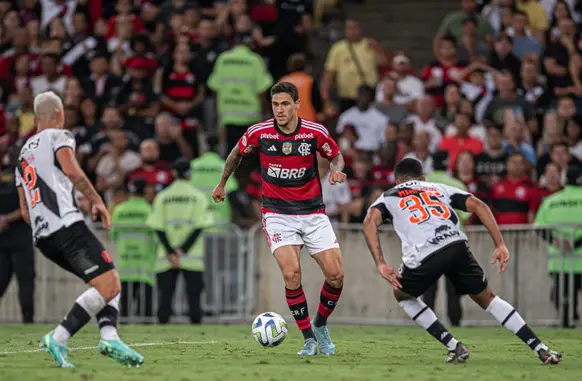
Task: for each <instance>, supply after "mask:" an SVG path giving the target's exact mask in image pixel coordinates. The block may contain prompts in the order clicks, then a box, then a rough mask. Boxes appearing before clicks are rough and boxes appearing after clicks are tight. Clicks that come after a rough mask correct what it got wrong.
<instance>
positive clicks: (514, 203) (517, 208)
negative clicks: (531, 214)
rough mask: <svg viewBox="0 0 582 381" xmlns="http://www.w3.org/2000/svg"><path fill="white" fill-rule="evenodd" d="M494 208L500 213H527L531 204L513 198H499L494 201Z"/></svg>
mask: <svg viewBox="0 0 582 381" xmlns="http://www.w3.org/2000/svg"><path fill="white" fill-rule="evenodd" d="M493 208H494V209H495V210H496V211H498V212H506V213H527V212H528V211H529V203H528V202H527V201H520V200H515V199H511V198H498V199H495V200H493Z"/></svg>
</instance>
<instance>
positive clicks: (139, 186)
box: [127, 177, 148, 196]
mask: <svg viewBox="0 0 582 381" xmlns="http://www.w3.org/2000/svg"><path fill="white" fill-rule="evenodd" d="M147 186H148V181H147V180H146V179H145V178H143V177H136V178H134V179H132V180H131V181H128V182H127V190H128V191H129V192H130V193H133V194H135V195H138V196H143V195H145V192H146V188H147Z"/></svg>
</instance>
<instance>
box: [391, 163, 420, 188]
mask: <svg viewBox="0 0 582 381" xmlns="http://www.w3.org/2000/svg"><path fill="white" fill-rule="evenodd" d="M394 177H395V178H396V183H397V184H400V183H405V182H407V181H409V180H424V176H423V170H422V163H421V162H420V161H418V160H416V159H413V158H406V159H402V160H400V161H399V162H398V163H397V164H396V166H395V167H394Z"/></svg>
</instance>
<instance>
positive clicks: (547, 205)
mask: <svg viewBox="0 0 582 381" xmlns="http://www.w3.org/2000/svg"><path fill="white" fill-rule="evenodd" d="M581 210H582V188H580V187H577V186H574V185H567V186H566V188H564V189H563V190H561V191H559V192H556V193H554V194H552V195H550V196H548V197H547V198H546V199H545V200H544V202H543V203H542V205H541V206H540V208H539V210H538V212H537V214H536V219H535V225H536V227H541V226H548V225H560V224H578V225H579V226H578V227H577V228H576V230H575V231H574V227H559V226H557V227H556V228H554V229H552V236H553V237H555V238H558V239H563V240H565V241H570V240H571V239H572V235H573V240H574V242H576V241H578V242H580V241H581V240H582V213H581V212H580V211H581ZM561 254H562V253H561V252H560V248H559V247H555V246H554V245H552V244H550V245H548V272H550V273H556V272H561V271H562V269H563V270H564V271H565V272H566V273H568V272H569V271H570V265H571V263H572V265H573V266H574V272H575V273H577V274H580V273H582V247H578V248H573V250H572V252H569V253H564V254H567V255H574V256H576V257H578V256H579V257H580V258H574V259H565V260H564V261H563V265H562V258H561Z"/></svg>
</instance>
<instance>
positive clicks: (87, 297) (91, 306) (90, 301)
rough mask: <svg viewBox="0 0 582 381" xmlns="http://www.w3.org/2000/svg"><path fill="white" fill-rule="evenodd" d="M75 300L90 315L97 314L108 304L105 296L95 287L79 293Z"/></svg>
mask: <svg viewBox="0 0 582 381" xmlns="http://www.w3.org/2000/svg"><path fill="white" fill-rule="evenodd" d="M75 302H76V303H77V304H78V305H80V306H81V307H83V309H84V310H85V311H87V313H88V314H89V315H90V316H95V315H97V314H98V313H99V311H101V310H102V309H103V307H105V306H106V305H107V303H106V302H105V299H103V296H101V294H100V293H99V291H97V289H96V288H94V287H91V288H90V289H88V290H87V291H85V292H84V293H82V294H81V295H79V297H78V298H77V300H76V301H75Z"/></svg>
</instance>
